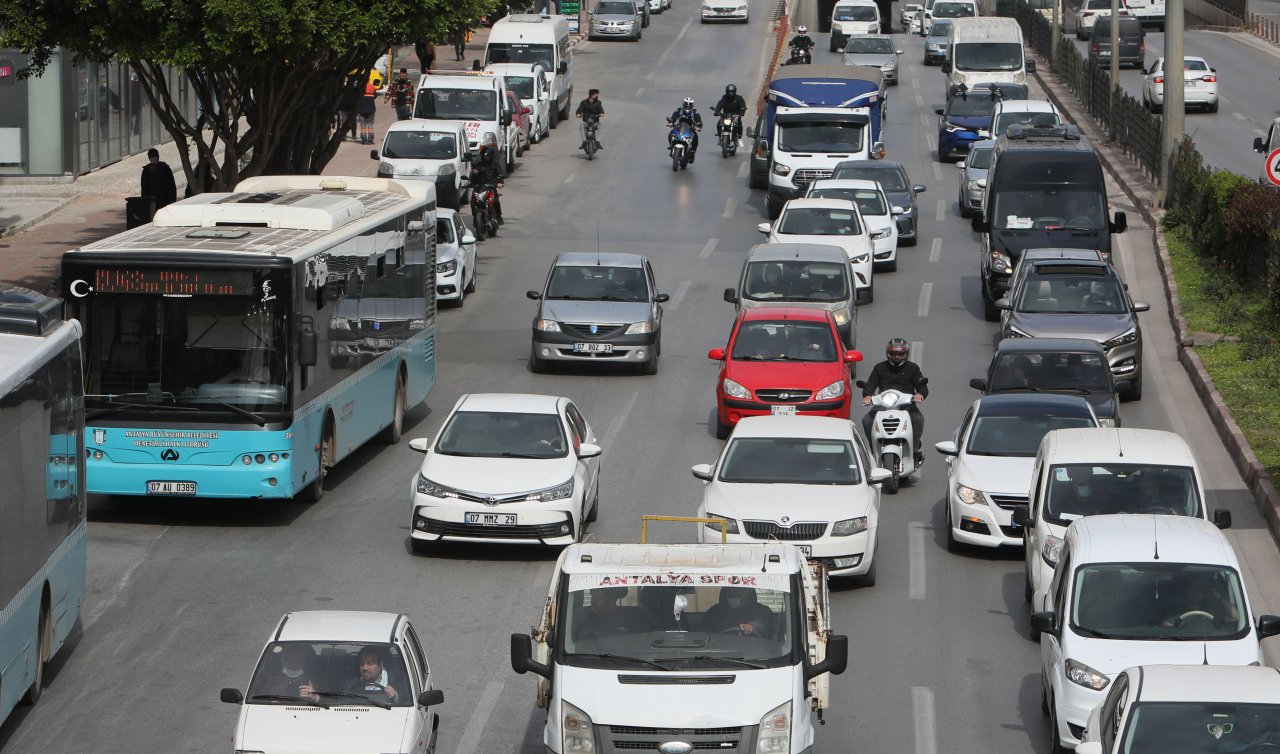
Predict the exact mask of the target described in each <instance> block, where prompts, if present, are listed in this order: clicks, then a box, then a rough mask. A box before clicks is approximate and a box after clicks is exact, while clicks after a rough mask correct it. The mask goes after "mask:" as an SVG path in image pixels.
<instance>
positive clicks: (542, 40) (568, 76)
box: [484, 13, 573, 128]
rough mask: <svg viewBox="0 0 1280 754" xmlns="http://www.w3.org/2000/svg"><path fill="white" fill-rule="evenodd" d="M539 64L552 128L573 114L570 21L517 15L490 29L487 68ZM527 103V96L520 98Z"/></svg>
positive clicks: (524, 14)
mask: <svg viewBox="0 0 1280 754" xmlns="http://www.w3.org/2000/svg"><path fill="white" fill-rule="evenodd" d="M494 63H536V64H538V65H540V66H542V70H543V76H545V77H546V83H547V88H548V89H549V90H550V94H551V113H550V125H551V128H555V127H556V123H558V122H559V121H562V120H568V119H569V118H570V117H571V116H572V114H573V112H572V111H573V48H572V46H571V43H570V41H569V19H568V18H566V17H565V16H560V15H554V16H541V15H535V14H532V13H513V14H511V15H509V16H506V17H504V18H500V19H498V21H497V22H496V23H494V25H493V27H492V28H490V29H489V43H488V44H487V45H486V46H485V48H484V64H485V65H486V66H489V65H493V64H494ZM520 98H521V99H524V95H523V94H522V95H520Z"/></svg>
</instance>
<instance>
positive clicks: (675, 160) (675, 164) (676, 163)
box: [671, 152, 680, 173]
mask: <svg viewBox="0 0 1280 754" xmlns="http://www.w3.org/2000/svg"><path fill="white" fill-rule="evenodd" d="M671 172H673V173H678V172H680V158H679V157H677V156H676V153H675V152H672V153H671Z"/></svg>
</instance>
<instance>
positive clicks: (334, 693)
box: [316, 691, 391, 709]
mask: <svg viewBox="0 0 1280 754" xmlns="http://www.w3.org/2000/svg"><path fill="white" fill-rule="evenodd" d="M316 693H317V694H319V695H320V696H336V697H341V698H343V699H363V700H365V701H366V702H368V703H369V704H372V705H373V706H375V707H381V708H383V709H391V705H390V704H387V703H386V702H379V701H377V700H376V699H370V698H369V697H367V696H365V695H364V694H353V693H351V692H349V691H317V692H316Z"/></svg>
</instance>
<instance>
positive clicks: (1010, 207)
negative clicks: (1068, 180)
mask: <svg viewBox="0 0 1280 754" xmlns="http://www.w3.org/2000/svg"><path fill="white" fill-rule="evenodd" d="M992 193H993V197H992V202H991V219H992V227H993V228H996V229H998V230H1072V231H1102V230H1106V228H1107V216H1106V204H1105V201H1106V196H1105V195H1103V194H1102V193H1100V192H1099V191H1098V190H1097V189H1091V188H1088V187H1085V188H1081V189H1080V190H1074V189H1069V188H1062V189H1057V188H1055V189H1054V190H1045V189H1043V188H1027V189H1021V190H1019V189H1013V188H1012V187H1011V188H1009V189H1004V188H1001V189H999V190H997V191H994V192H992Z"/></svg>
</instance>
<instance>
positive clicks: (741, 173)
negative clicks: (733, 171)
mask: <svg viewBox="0 0 1280 754" xmlns="http://www.w3.org/2000/svg"><path fill="white" fill-rule="evenodd" d="M748 170H751V160H743V161H742V164H741V165H739V166H738V177H739V178H746V177H747V171H748Z"/></svg>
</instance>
